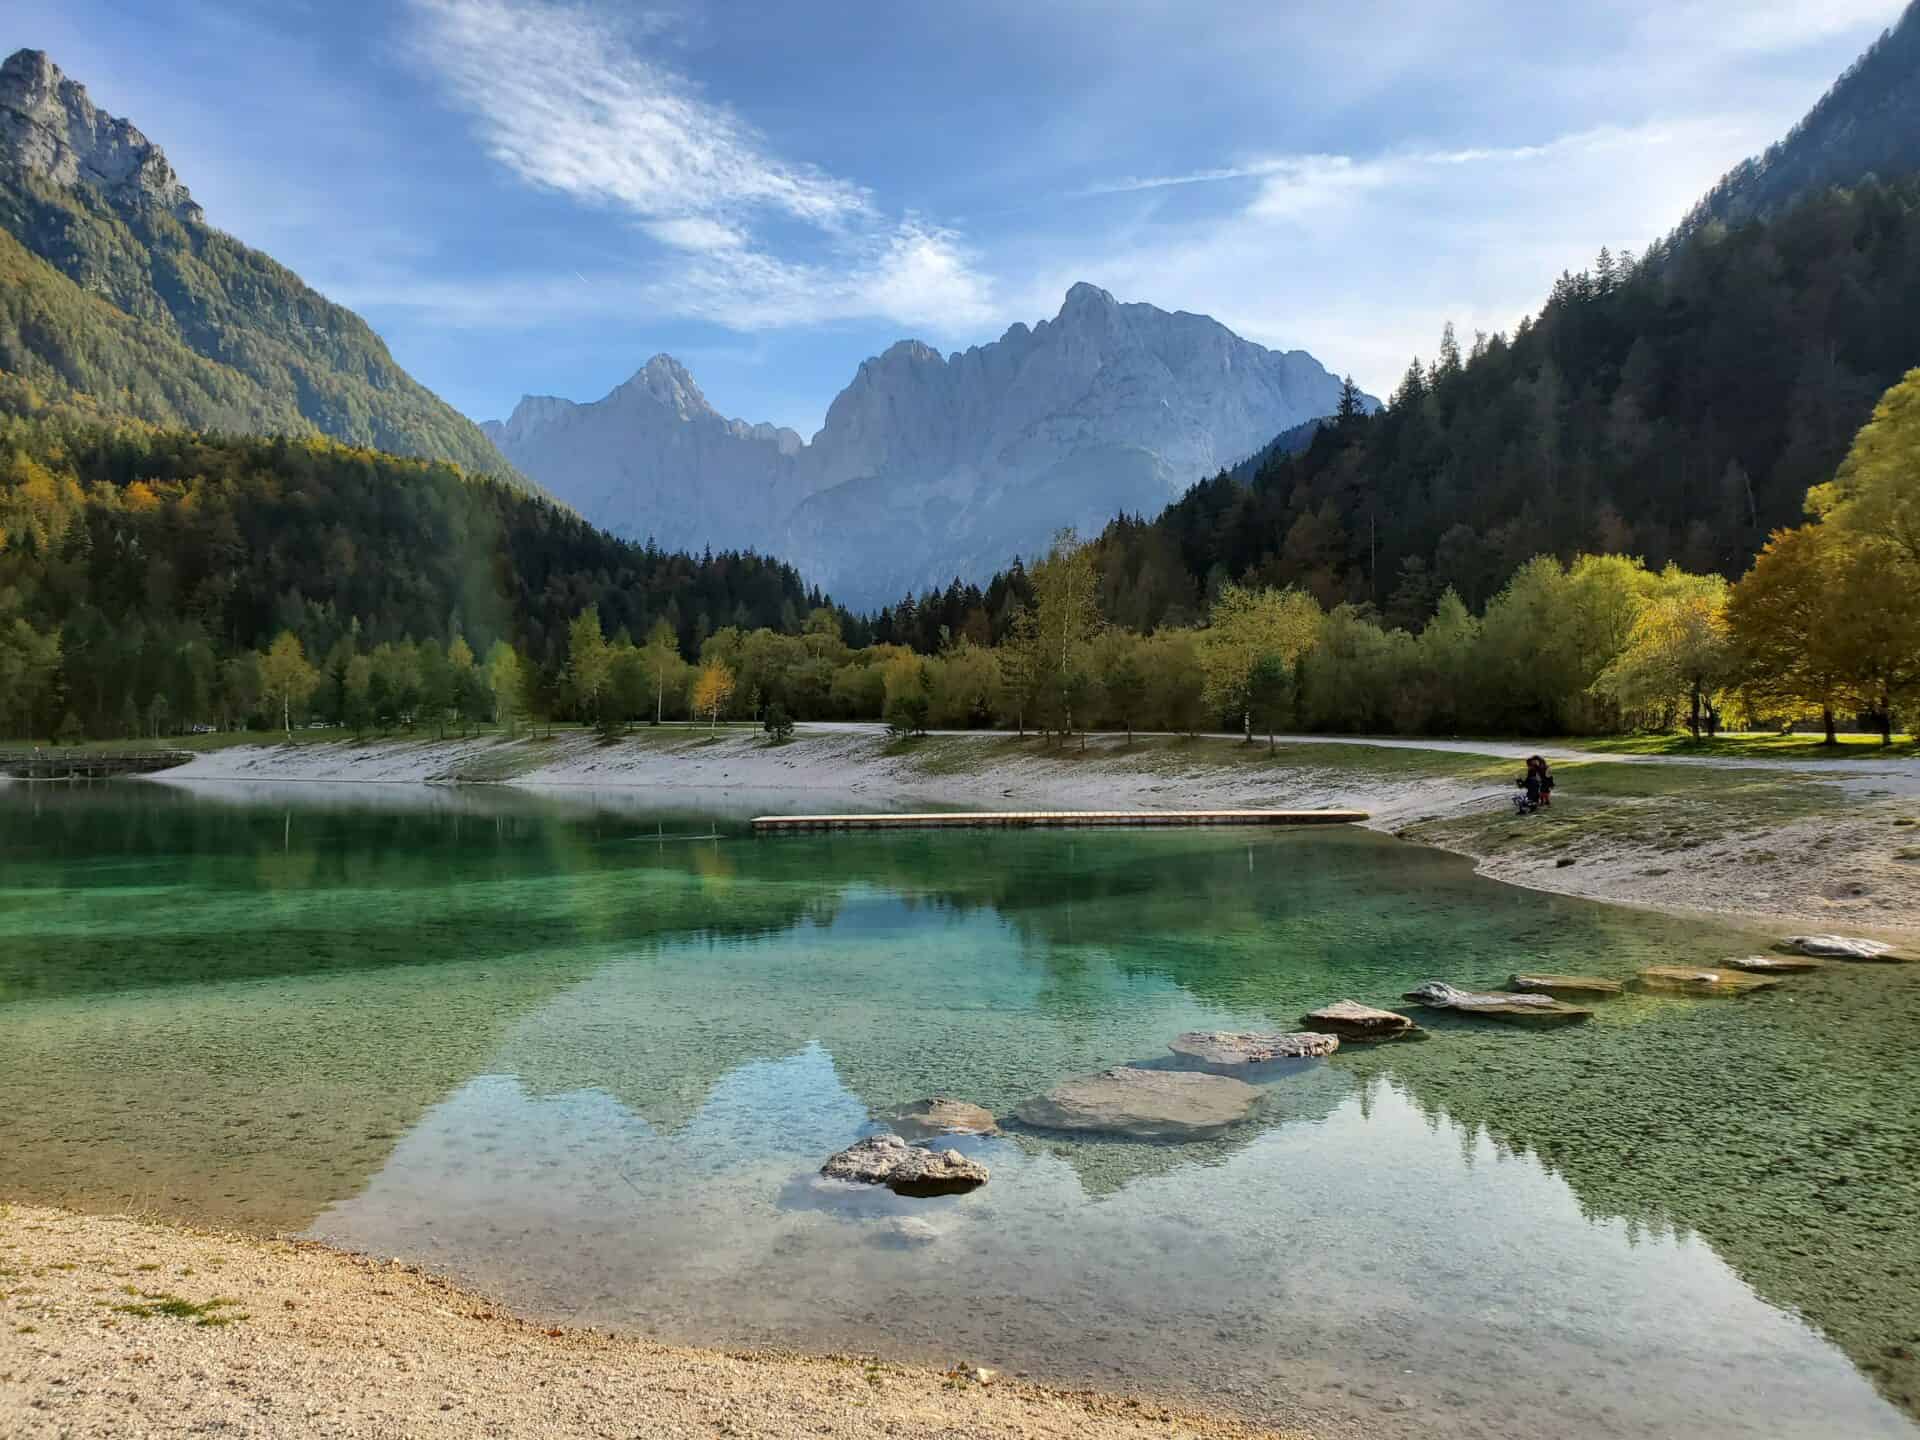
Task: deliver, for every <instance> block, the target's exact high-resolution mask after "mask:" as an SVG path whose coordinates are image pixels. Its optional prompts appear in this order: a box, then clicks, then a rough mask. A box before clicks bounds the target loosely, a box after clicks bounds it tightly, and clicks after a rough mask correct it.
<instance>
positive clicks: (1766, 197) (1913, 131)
mask: <svg viewBox="0 0 1920 1440" xmlns="http://www.w3.org/2000/svg"><path fill="white" fill-rule="evenodd" d="M1917 81H1920V4H1910V5H1908V6H1907V8H1906V10H1905V12H1904V13H1903V14H1902V15H1901V17H1900V21H1899V23H1898V24H1897V25H1895V26H1894V27H1893V28H1892V29H1891V30H1889V31H1887V33H1886V34H1884V35H1882V36H1881V37H1880V39H1879V40H1877V41H1876V42H1875V43H1874V44H1873V45H1872V47H1871V48H1869V49H1868V50H1867V52H1866V54H1864V55H1862V56H1861V57H1860V58H1859V59H1858V60H1856V61H1854V63H1853V64H1852V65H1850V66H1848V67H1847V71H1846V73H1845V74H1843V75H1842V76H1841V77H1840V78H1839V79H1838V80H1836V81H1835V82H1834V83H1833V88H1832V89H1830V90H1829V91H1827V93H1826V94H1825V95H1824V96H1822V97H1821V99H1820V102H1819V103H1818V104H1817V105H1815V106H1814V107H1813V109H1812V110H1811V111H1809V112H1808V114H1807V117H1806V118H1805V119H1804V120H1802V121H1801V122H1800V123H1799V124H1798V125H1796V126H1794V127H1793V129H1792V130H1790V131H1789V132H1788V133H1787V136H1786V138H1785V139H1784V140H1782V141H1780V142H1779V143H1778V144H1777V145H1772V146H1769V147H1768V149H1767V152H1766V153H1765V154H1764V155H1757V156H1755V157H1754V158H1753V159H1751V160H1748V161H1745V162H1744V163H1742V164H1740V165H1738V166H1736V167H1734V169H1733V170H1731V171H1730V172H1728V174H1727V175H1726V176H1725V177H1724V178H1722V180H1721V181H1720V183H1719V184H1718V185H1715V186H1714V187H1713V189H1712V190H1710V191H1709V192H1708V193H1707V195H1706V196H1705V198H1703V199H1702V200H1701V201H1700V203H1699V204H1698V205H1696V206H1695V207H1694V209H1693V212H1692V213H1691V214H1689V215H1688V216H1687V218H1686V220H1685V222H1684V223H1683V224H1682V226H1681V229H1682V231H1683V232H1691V231H1694V230H1699V229H1702V228H1704V227H1706V226H1708V225H1712V224H1715V223H1719V224H1732V225H1738V224H1743V223H1745V222H1746V221H1748V220H1752V219H1755V218H1760V219H1765V218H1766V217H1768V216H1770V215H1773V214H1776V213H1777V212H1778V211H1780V210H1781V209H1783V208H1784V207H1786V206H1788V205H1790V204H1792V203H1794V202H1795V201H1797V200H1799V199H1800V198H1801V197H1803V196H1806V195H1811V194H1817V193H1818V192H1819V191H1821V190H1825V189H1827V188H1828V187H1829V186H1833V185H1852V184H1855V183H1856V182H1858V181H1859V180H1860V179H1861V178H1862V177H1863V176H1868V175H1877V176H1879V177H1881V178H1883V179H1885V178H1890V177H1892V176H1896V175H1910V174H1912V173H1913V172H1914V171H1915V170H1920V83H1916V82H1917Z"/></svg>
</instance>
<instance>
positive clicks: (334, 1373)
mask: <svg viewBox="0 0 1920 1440" xmlns="http://www.w3.org/2000/svg"><path fill="white" fill-rule="evenodd" d="M958 1358H959V1357H956V1359H958ZM1337 1433H1338V1432H1337V1431H1330V1430H1322V1429H1315V1430H1314V1431H1311V1432H1309V1431H1292V1432H1288V1434H1289V1435H1290V1436H1291V1437H1293V1440H1306V1437H1308V1436H1309V1435H1317V1436H1320V1437H1321V1440H1333V1437H1334V1436H1335V1435H1337ZM0 1434H4V1435H6V1436H8V1437H14V1440H41V1437H46V1440H52V1437H56V1436H58V1437H62V1440H77V1437H94V1436H98V1437H113V1440H126V1437H134V1436H170V1435H207V1434H229V1435H245V1436H289V1437H291V1436H299V1437H356V1440H389V1437H402V1436H405V1437H412V1436H462V1437H467V1436H512V1437H520V1436H540V1437H549V1436H551V1437H567V1436H593V1437H623V1440H624V1437H646V1440H655V1437H659V1440H679V1437H701V1440H708V1437H713V1436H741V1437H767V1440H789V1437H793V1440H798V1437H801V1436H807V1437H814V1440H818V1437H823V1436H824V1437H830V1440H855V1437H869V1436H887V1437H905V1440H920V1437H941V1440H1002V1437H1006V1440H1014V1437H1019V1440H1054V1437H1068V1436H1113V1437H1120V1440H1125V1437H1129V1436H1147V1435H1153V1436H1162V1437H1164V1436H1186V1437H1209V1440H1254V1437H1259V1436H1266V1437H1271V1440H1278V1437H1276V1436H1275V1432H1272V1431H1265V1430H1256V1429H1253V1428H1250V1427H1248V1426H1245V1425H1242V1424H1240V1423H1238V1422H1235V1421H1232V1420H1225V1419H1212V1418H1208V1417H1205V1416H1200V1415H1193V1414H1188V1413H1184V1412H1181V1411H1178V1410H1173V1409H1168V1408H1167V1407H1165V1406H1163V1405H1160V1404H1158V1403H1156V1402H1154V1401H1152V1400H1148V1399H1139V1398H1128V1397H1124V1396H1103V1395H1096V1394H1088V1393H1082V1392H1067V1391H1059V1390H1049V1389H1045V1388H1042V1387H1039V1386H1034V1385H1028V1384H1025V1383H1022V1382H1019V1381H1015V1380H1010V1379H1007V1378H1003V1377H999V1376H991V1377H990V1378H988V1379H987V1380H986V1381H985V1382H984V1383H983V1382H982V1381H981V1380H978V1379H975V1378H970V1377H965V1376H950V1375H945V1374H941V1373H938V1372H936V1371H931V1370H922V1369H914V1368H911V1367H905V1366H899V1365H891V1364H885V1363H881V1362H876V1361H868V1360H863V1359H860V1358H857V1357H843V1356H826V1357H815V1358H803V1357H798V1356H788V1355H772V1354H733V1353H727V1354H723V1353H720V1352H717V1351H703V1350H689V1349H678V1348H673V1347H670V1346H664V1345H658V1344H654V1343H651V1342H649V1341H645V1340H641V1339H636V1338H632V1337H624V1336H616V1335H611V1334H608V1333H606V1332H596V1331H592V1330H572V1329H558V1328H555V1329H548V1328H544V1327H541V1326H536V1325H533V1324H530V1323H528V1322H526V1321H523V1320H520V1319H517V1318H515V1317H514V1316H512V1315H510V1314H508V1313H507V1312H506V1311H505V1310H503V1309H501V1308H500V1307H499V1306H498V1305H495V1304H493V1303H491V1302H490V1301H488V1300H486V1299H484V1298H482V1297H480V1296H476V1295H473V1294H470V1293H467V1292H465V1291H462V1290H460V1289H458V1288H456V1287H454V1286H453V1285H450V1284H448V1283H447V1282H446V1281H444V1280H441V1279H438V1278H436V1277H435V1276H432V1275H429V1274H426V1273H424V1272H422V1271H421V1270H419V1269H418V1268H417V1267H413V1266H408V1265H403V1264H401V1263H399V1262H397V1261H394V1262H387V1261H381V1260H378V1259H372V1258H368V1257H364V1256H356V1255H345V1254H341V1253H339V1252H337V1251H333V1250H329V1249H327V1248H325V1247H324V1246H319V1245H314V1244H309V1243H306V1242H293V1241H283V1240H260V1239H253V1238H248V1237H244V1236H234V1235H219V1234H211V1233H204V1232H199V1231H193V1230H187V1229H183V1228H177V1227H174V1226H169V1225H159V1224H153V1223H148V1222H145V1221H139V1220H129V1219H112V1218H101V1217H94V1216H81V1215H75V1214H71V1213H69V1212H66V1211H61V1210H47V1209H37V1208H31V1207H26V1206H11V1207H6V1208H4V1209H0Z"/></svg>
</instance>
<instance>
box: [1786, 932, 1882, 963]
mask: <svg viewBox="0 0 1920 1440" xmlns="http://www.w3.org/2000/svg"><path fill="white" fill-rule="evenodd" d="M1781 943H1782V944H1784V945H1785V946H1786V947H1787V948H1788V949H1789V950H1798V951H1799V952H1800V953H1801V954H1802V955H1813V956H1816V957H1818V958H1820V959H1822V960H1884V961H1888V962H1890V963H1893V964H1898V963H1900V960H1901V957H1900V956H1898V955H1895V954H1894V953H1893V946H1891V945H1889V944H1887V943H1886V942H1885V941H1882V940H1863V939H1861V938H1859V937H1858V936H1854V935H1793V936H1790V937H1788V938H1787V939H1786V940H1784V941H1782V942H1781Z"/></svg>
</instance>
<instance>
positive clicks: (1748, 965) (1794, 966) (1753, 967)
mask: <svg viewBox="0 0 1920 1440" xmlns="http://www.w3.org/2000/svg"><path fill="white" fill-rule="evenodd" d="M1720 963H1721V964H1722V965H1730V966H1732V967H1733V968H1734V969H1735V970H1750V971H1752V972H1753V973H1754V974H1756V975H1802V974H1805V973H1806V972H1807V971H1809V970H1823V969H1825V968H1826V963H1827V962H1826V961H1824V960H1814V959H1810V958H1809V957H1807V956H1805V955H1735V956H1733V957H1732V958H1730V959H1726V960H1722V961H1721V962H1720Z"/></svg>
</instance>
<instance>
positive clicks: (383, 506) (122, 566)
mask: <svg viewBox="0 0 1920 1440" xmlns="http://www.w3.org/2000/svg"><path fill="white" fill-rule="evenodd" d="M0 411H3V412H5V413H4V415H0V733H10V734H14V735H26V734H34V735H39V736H43V737H51V736H54V735H56V734H58V733H62V732H63V731H64V732H65V733H67V734H68V735H69V737H72V736H76V735H83V734H84V735H93V736H109V735H124V734H141V733H148V734H152V733H160V734H167V733H175V732H178V731H180V730H183V729H186V728H189V727H191V726H195V725H203V726H221V727H226V726H233V725H243V724H246V723H248V722H249V721H250V720H252V719H254V718H255V717H258V716H262V715H263V714H264V701H263V695H262V690H261V683H262V682H261V679H260V673H259V666H258V664H257V663H256V661H255V660H254V658H253V657H254V656H255V655H256V653H257V652H261V651H265V650H266V649H267V648H268V647H269V646H270V644H271V642H273V641H274V640H275V638H276V637H278V636H280V635H282V634H285V635H288V636H291V637H293V639H294V640H296V641H297V642H298V644H299V647H300V649H301V651H302V653H303V654H304V655H306V656H311V657H312V659H313V661H314V662H315V663H318V664H323V665H328V666H331V667H332V669H333V670H334V671H340V670H343V669H344V666H345V665H346V663H347V662H348V661H349V660H351V659H352V658H353V657H354V656H356V655H359V656H371V655H372V654H373V653H374V652H376V651H378V650H380V649H381V647H385V648H386V651H387V653H388V655H389V656H392V655H394V654H396V653H397V652H398V651H399V650H402V649H404V651H405V654H406V664H407V666H408V667H411V666H413V664H414V662H415V658H416V646H415V644H414V642H416V641H417V642H420V648H423V649H426V650H431V651H433V652H434V653H435V654H437V655H439V656H445V655H446V654H448V653H449V652H450V651H452V652H454V653H458V652H459V651H460V650H465V651H466V652H467V653H468V654H469V656H471V655H472V654H473V653H474V652H478V653H480V654H482V655H484V654H486V652H487V651H488V650H490V649H491V648H492V647H493V646H494V645H495V644H496V643H500V644H506V645H509V646H513V647H516V648H517V652H518V654H519V656H520V657H521V658H522V660H523V662H524V665H525V668H526V672H527V683H528V688H529V690H530V692H531V693H533V694H534V695H535V696H536V697H539V696H548V697H551V696H552V695H554V694H555V693H557V688H556V687H558V686H559V685H560V684H561V678H562V673H563V669H564V664H565V660H566V630H567V626H568V623H569V622H570V621H571V620H572V618H573V617H574V615H575V614H576V613H578V612H579V611H580V610H582V609H584V608H586V607H588V606H596V607H598V611H599V613H600V614H601V615H603V616H605V617H606V619H607V622H608V624H609V627H610V628H613V629H616V630H617V629H619V628H622V627H625V628H629V629H631V630H632V631H633V633H635V634H645V633H646V632H648V631H649V630H650V629H652V628H653V627H655V626H656V625H658V624H661V623H662V622H664V624H665V625H666V627H667V628H668V631H669V633H670V634H671V635H672V637H673V640H674V642H675V645H676V648H681V647H684V648H685V649H686V650H687V651H688V652H689V653H694V652H697V650H698V648H699V646H700V644H701V642H702V641H703V640H704V639H705V638H706V636H707V635H708V634H709V633H711V632H712V631H714V630H716V629H719V628H721V627H724V626H729V625H738V626H747V627H753V626H769V627H774V628H776V629H785V630H790V631H798V629H799V628H800V625H801V622H802V619H803V617H805V615H806V614H807V613H808V612H809V611H810V610H812V609H814V608H816V607H818V606H820V605H822V604H823V603H824V602H823V601H822V598H821V597H820V596H819V595H818V594H817V593H810V592H809V591H808V590H807V589H806V587H805V586H804V585H803V584H802V583H801V581H800V579H799V577H798V576H797V575H796V574H795V573H794V572H793V571H792V570H791V569H790V568H788V567H785V566H782V565H779V564H777V563H775V562H772V561H769V560H764V559H761V558H760V557H758V556H754V555H738V554H723V555H711V556H706V557H702V558H699V559H695V558H693V557H690V556H687V555H682V554H667V553H662V552H660V551H657V550H653V549H651V548H643V547H641V546H637V545H633V544H629V543H627V542H625V541H620V540H616V539H614V538H613V537H611V536H609V535H606V534H605V533H603V532H601V531H598V530H596V529H594V528H593V527H591V526H589V525H587V524H586V523H585V522H584V521H582V520H580V519H579V518H578V517H576V516H574V515H572V514H570V513H568V512H565V511H562V510H559V509H557V508H555V507H554V506H553V505H552V504H550V503H549V502H546V501H544V500H540V499H537V498H535V497H531V496H529V495H526V494H525V493H523V492H521V491H518V490H516V489H513V488H510V487H508V486H505V485H503V484H500V483H497V482H494V481H491V480H486V479H476V478H474V477H470V476H468V475H466V474H464V473H463V472H462V471H460V470H459V469H458V468H457V467H455V466H453V465H450V464H447V463H444V462H436V461H425V460H416V459H401V458H396V457H394V456H389V455H382V454H379V453H377V452H374V451H371V450H365V449H357V448H353V447H349V446H345V445H341V444H339V443H337V442H334V441H330V440H326V439H323V438H320V437H318V436H312V437H309V438H306V439H287V438H277V439H258V438H231V437H220V436H210V435H200V434H190V433H185V432H179V431H162V430H157V429H154V428H152V427H149V426H146V425H142V424H140V423H138V422H133V421H127V420H124V419H119V420H108V419H94V418H90V417H89V416H88V414H87V413H86V411H85V410H84V409H82V408H80V407H79V406H76V405H66V404H63V405H58V406H50V405H47V404H46V403H45V402H44V401H43V400H39V399H37V398H36V397H35V396H34V395H33V394H32V393H31V392H30V390H29V387H27V386H25V385H24V384H23V383H22V382H20V381H19V380H17V379H16V378H14V377H9V376H0ZM455 642H458V643H457V644H456V643H455ZM557 703H558V702H557V701H555V702H553V704H557ZM542 705H543V707H544V708H546V709H548V710H551V708H553V707H552V705H549V704H547V702H546V701H544V700H543V701H542ZM406 708H407V709H408V711H409V713H410V711H411V707H410V706H409V707H406Z"/></svg>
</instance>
